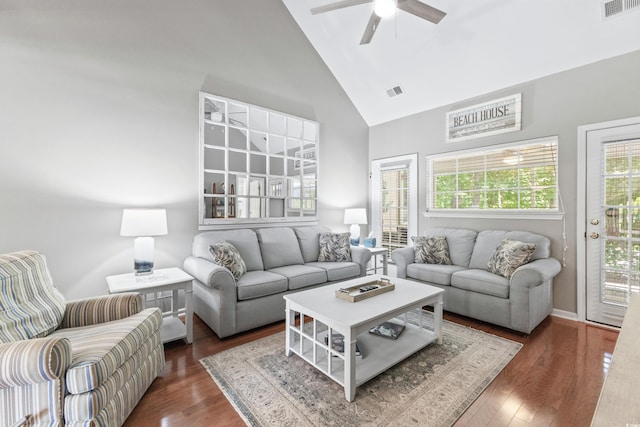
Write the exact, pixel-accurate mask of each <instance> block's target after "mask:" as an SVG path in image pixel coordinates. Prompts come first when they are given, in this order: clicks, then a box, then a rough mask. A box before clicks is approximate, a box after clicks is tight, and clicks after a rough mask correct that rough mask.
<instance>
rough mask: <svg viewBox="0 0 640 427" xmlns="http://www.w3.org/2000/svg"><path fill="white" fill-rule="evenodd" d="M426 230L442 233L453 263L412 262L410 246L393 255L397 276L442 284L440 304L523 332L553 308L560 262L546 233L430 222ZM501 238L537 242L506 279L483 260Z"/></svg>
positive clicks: (435, 284) (453, 310) (437, 233)
mask: <svg viewBox="0 0 640 427" xmlns="http://www.w3.org/2000/svg"><path fill="white" fill-rule="evenodd" d="M425 235H428V236H445V237H446V240H447V244H448V246H449V254H450V258H451V263H452V264H451V265H436V264H424V263H416V262H415V255H414V248H413V247H406V248H401V249H396V250H395V251H393V252H392V254H391V259H392V260H393V261H394V262H395V264H396V267H397V275H398V277H400V278H409V279H413V280H416V281H419V282H424V283H427V284H429V285H433V286H437V287H439V288H442V289H444V290H445V297H444V301H445V304H444V309H445V310H447V311H451V312H454V313H458V314H462V315H464V316H469V317H472V318H475V319H478V320H482V321H485V322H489V323H493V324H496V325H499V326H504V327H506V328H509V329H513V330H516V331H520V332H524V333H525V334H529V333H531V331H532V330H533V329H534V328H535V327H536V326H537V325H538V324H539V323H540V322H542V321H543V320H544V319H545V318H546V317H547V316H548V315H549V314H551V311H552V309H553V293H552V286H551V285H552V283H553V278H554V277H555V276H556V275H557V274H558V273H559V272H560V268H561V267H560V263H559V262H558V260H557V259H555V258H552V257H551V256H550V242H549V239H548V238H546V237H544V236H541V235H539V234H534V233H529V232H526V231H501V230H486V231H481V232H479V233H478V232H476V231H473V230H465V229H453V228H434V229H431V230H429V231H428V232H427V233H425ZM503 239H511V240H518V241H521V242H525V243H535V244H536V249H535V252H534V254H533V256H532V258H531V261H530V262H529V263H527V264H524V265H522V266H520V267H518V268H517V269H516V270H515V271H514V272H513V274H512V275H511V278H510V279H507V278H506V277H503V276H500V275H498V274H494V273H491V272H489V271H487V264H488V262H489V260H490V258H491V256H492V255H493V253H494V252H495V250H496V248H497V247H498V246H499V245H500V243H501V242H502V240H503Z"/></svg>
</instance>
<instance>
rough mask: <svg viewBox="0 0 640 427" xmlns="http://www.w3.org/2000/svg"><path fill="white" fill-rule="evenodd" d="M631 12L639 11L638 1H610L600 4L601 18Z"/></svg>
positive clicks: (639, 0)
mask: <svg viewBox="0 0 640 427" xmlns="http://www.w3.org/2000/svg"><path fill="white" fill-rule="evenodd" d="M633 10H640V0H610V1H605V2H603V3H602V18H603V19H607V18H611V17H612V16H617V15H621V14H624V13H627V12H631V11H633Z"/></svg>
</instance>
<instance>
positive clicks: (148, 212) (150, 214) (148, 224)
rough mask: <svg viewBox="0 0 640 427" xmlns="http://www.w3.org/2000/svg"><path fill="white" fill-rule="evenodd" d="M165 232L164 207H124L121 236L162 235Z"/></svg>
mask: <svg viewBox="0 0 640 427" xmlns="http://www.w3.org/2000/svg"><path fill="white" fill-rule="evenodd" d="M165 234H167V211H166V210H165V209H124V210H123V211H122V226H121V227H120V235H121V236H132V237H142V236H163V235H165Z"/></svg>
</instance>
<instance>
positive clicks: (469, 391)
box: [200, 312, 522, 426]
mask: <svg viewBox="0 0 640 427" xmlns="http://www.w3.org/2000/svg"><path fill="white" fill-rule="evenodd" d="M420 315H421V316H423V322H427V323H428V322H430V321H431V320H432V316H431V313H426V312H415V313H412V319H410V321H412V323H413V321H415V320H416V319H417V316H420ZM443 331H444V342H443V344H442V345H437V344H435V343H434V344H431V345H429V346H428V347H426V348H424V349H423V350H421V351H419V352H418V353H416V354H414V355H413V356H411V357H409V358H408V359H405V360H404V361H403V362H400V363H399V364H397V365H396V366H394V367H392V368H391V369H389V370H387V371H386V372H384V373H382V374H380V375H379V376H377V377H375V378H373V379H372V380H370V381H368V382H367V383H365V384H363V385H362V386H360V387H358V388H357V389H356V398H355V400H354V401H353V402H351V403H350V402H347V401H346V400H345V397H344V389H343V388H342V387H341V386H339V385H338V384H337V383H335V382H334V381H332V380H330V379H329V378H328V377H326V376H325V375H324V374H322V373H321V372H320V371H318V370H317V369H315V368H314V367H312V366H311V365H309V364H308V363H306V362H304V361H303V360H302V359H301V358H300V357H298V356H297V355H292V356H291V357H287V356H286V355H285V354H284V345H285V335H284V332H280V333H277V334H275V335H272V336H269V337H266V338H263V339H260V340H257V341H254V342H251V343H248V344H244V345H242V346H239V347H235V348H233V349H230V350H227V351H224V352H221V353H218V354H214V355H212V356H208V357H205V358H203V359H202V360H200V363H202V365H203V366H204V367H205V369H206V370H207V371H208V372H209V374H210V375H211V377H212V378H213V379H214V381H215V382H216V383H217V384H218V387H220V389H221V390H222V391H223V392H224V394H225V395H226V396H227V398H228V399H229V401H230V402H231V403H232V404H233V406H234V407H235V408H236V410H237V411H238V413H239V414H240V416H241V417H242V418H243V419H244V421H245V422H246V423H247V425H250V426H275V425H277V426H345V425H348V426H391V425H395V426H398V425H401V426H409V425H416V426H418V425H419V426H450V425H452V424H453V423H454V422H455V421H456V420H457V419H458V418H459V417H460V415H462V414H463V413H464V411H465V410H466V409H467V408H468V407H469V406H470V405H471V403H473V401H474V400H475V399H476V398H477V397H478V396H479V395H480V393H482V391H483V390H484V389H485V388H486V387H487V386H488V385H489V383H491V381H492V380H493V379H494V378H495V377H496V376H497V375H498V373H500V371H501V370H502V369H503V368H504V367H505V366H506V365H507V364H508V363H509V361H510V360H511V359H512V358H513V357H514V356H515V355H516V353H517V352H518V351H519V350H520V348H521V347H522V344H519V343H516V342H513V341H510V340H506V339H503V338H500V337H497V336H494V335H490V334H487V333H484V332H480V331H477V330H475V329H471V328H467V327H464V326H460V325H457V324H455V323H451V322H447V321H445V322H444V326H443ZM389 344H390V345H393V341H389ZM364 357H367V355H366V353H365V354H364ZM356 369H357V368H356Z"/></svg>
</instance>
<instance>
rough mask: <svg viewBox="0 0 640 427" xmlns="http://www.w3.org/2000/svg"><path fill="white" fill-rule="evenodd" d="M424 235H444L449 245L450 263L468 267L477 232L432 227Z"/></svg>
mask: <svg viewBox="0 0 640 427" xmlns="http://www.w3.org/2000/svg"><path fill="white" fill-rule="evenodd" d="M426 235H429V236H445V237H446V238H447V245H449V257H450V258H451V263H452V264H453V265H459V266H460V267H469V260H470V259H471V254H472V253H473V247H474V245H475V242H476V236H477V235H478V233H477V232H475V231H473V230H465V229H463V228H432V229H430V230H428V231H427V233H426Z"/></svg>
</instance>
